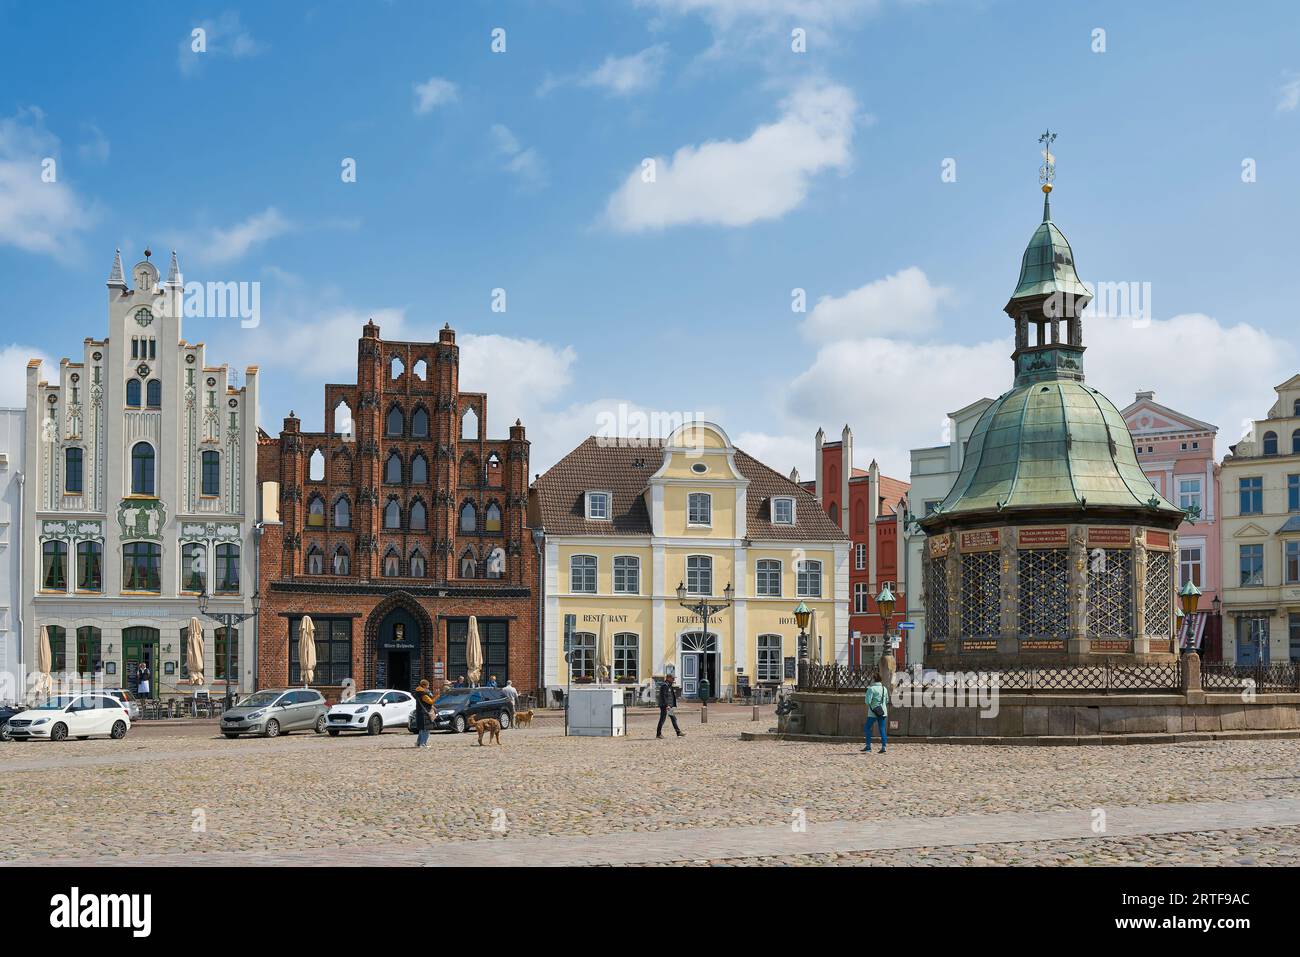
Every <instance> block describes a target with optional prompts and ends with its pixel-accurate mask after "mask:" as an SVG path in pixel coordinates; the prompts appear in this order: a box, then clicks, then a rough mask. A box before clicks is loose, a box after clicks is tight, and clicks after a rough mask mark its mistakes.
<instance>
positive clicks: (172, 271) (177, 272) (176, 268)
mask: <svg viewBox="0 0 1300 957" xmlns="http://www.w3.org/2000/svg"><path fill="white" fill-rule="evenodd" d="M167 281H168V282H169V283H170V282H180V281H181V264H180V263H179V262H177V261H176V250H174V249H173V250H172V264H171V266H170V267H169V268H168V269H167Z"/></svg>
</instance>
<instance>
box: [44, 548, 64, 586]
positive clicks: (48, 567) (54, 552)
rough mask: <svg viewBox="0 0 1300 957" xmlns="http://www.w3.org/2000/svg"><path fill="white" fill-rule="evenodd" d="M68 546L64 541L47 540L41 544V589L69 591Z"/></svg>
mask: <svg viewBox="0 0 1300 957" xmlns="http://www.w3.org/2000/svg"><path fill="white" fill-rule="evenodd" d="M67 588H68V546H67V545H66V544H64V543H63V542H46V543H45V544H44V545H42V546H41V589H42V590H43V591H67Z"/></svg>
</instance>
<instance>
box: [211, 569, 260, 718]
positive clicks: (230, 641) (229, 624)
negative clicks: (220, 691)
mask: <svg viewBox="0 0 1300 957" xmlns="http://www.w3.org/2000/svg"><path fill="white" fill-rule="evenodd" d="M261 607H262V594H261V592H257V591H255V592H253V610H252V611H251V612H248V611H215V612H211V611H208V592H207V589H206V588H205V589H204V590H203V592H202V594H200V595H199V614H201V615H203V617H204V618H208V619H210V620H212V621H215V622H219V623H220V624H221V627H223V628H224V629H226V701H225V707H226V708H227V709H229V708H230V707H231V706H232V699H231V696H230V670H231V664H232V661H231V649H232V646H233V645H234V638H233V636H232V635H231V631H232V630H233V629H234V627H235V626H236V625H238V624H241V623H242V622H245V621H247V620H248V619H249V618H254V617H256V615H257V612H258V610H259V609H261Z"/></svg>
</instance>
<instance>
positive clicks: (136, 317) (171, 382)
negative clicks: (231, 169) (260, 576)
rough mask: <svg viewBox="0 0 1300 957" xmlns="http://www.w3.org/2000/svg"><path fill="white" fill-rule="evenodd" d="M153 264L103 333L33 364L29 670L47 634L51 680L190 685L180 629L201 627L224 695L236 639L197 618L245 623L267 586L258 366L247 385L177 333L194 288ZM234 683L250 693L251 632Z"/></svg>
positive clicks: (236, 656)
mask: <svg viewBox="0 0 1300 957" xmlns="http://www.w3.org/2000/svg"><path fill="white" fill-rule="evenodd" d="M148 257H149V252H148V250H146V251H145V259H144V260H143V261H141V262H139V263H137V264H136V266H135V267H134V269H132V273H131V279H132V281H133V282H134V288H131V287H130V286H128V284H127V277H126V276H125V274H124V273H123V270H122V258H121V254H120V252H119V253H118V255H117V257H116V258H115V260H114V263H113V269H112V272H111V274H110V275H109V278H108V283H107V285H108V325H109V329H108V335H107V337H105V338H87V339H86V340H85V341H84V345H83V351H82V354H81V355H80V356H79V357H78V358H77V359H75V360H73V359H63V360H62V361H60V363H59V366H58V368H57V369H44V368H42V365H41V362H40V360H36V359H34V360H32V361H31V362H30V363H29V364H28V368H27V423H28V428H27V438H26V449H25V461H26V469H25V472H26V481H25V483H24V492H23V494H24V504H23V518H22V524H23V533H24V534H23V547H24V549H25V550H26V552H27V555H26V556H25V557H29V558H30V560H28V561H24V562H23V563H22V564H23V585H22V595H23V600H24V610H23V622H24V629H23V662H24V668H25V671H26V674H25V675H24V676H23V679H22V680H23V681H24V682H25V685H24V687H28V686H30V682H29V678H28V676H29V675H30V674H31V672H32V669H33V668H34V666H35V662H36V653H35V649H36V641H37V638H38V636H39V634H40V629H41V627H42V626H48V627H49V629H50V635H51V646H52V648H51V650H52V652H53V655H54V659H55V660H54V666H53V671H54V673H55V674H56V675H72V676H74V677H76V678H81V679H83V680H91V679H93V680H102V681H103V682H104V683H105V684H106V685H107V686H109V687H114V686H122V687H127V688H131V689H134V688H135V683H136V681H135V675H136V670H137V669H138V667H139V664H140V662H141V661H148V662H149V665H150V668H151V670H152V672H153V675H154V680H153V682H152V692H153V693H154V694H155V695H157V694H158V693H159V692H160V691H162V692H166V691H167V690H169V689H171V688H174V687H176V685H177V683H178V682H179V681H180V680H181V679H182V677H187V676H188V674H189V662H187V661H185V660H184V658H185V654H186V643H185V641H184V634H183V632H184V629H185V628H186V626H187V624H188V623H189V619H190V617H191V616H198V617H199V618H200V621H202V622H203V625H204V637H205V653H204V657H205V659H206V660H205V662H204V676H205V678H206V679H207V683H208V686H209V687H210V688H212V689H213V692H214V693H221V692H223V691H224V687H225V684H224V681H225V677H226V676H225V657H226V645H225V642H226V636H225V635H224V634H223V633H218V629H217V628H216V627H215V625H214V623H213V622H211V621H209V620H207V619H205V618H203V616H201V615H199V611H198V597H199V595H200V594H201V593H202V592H203V591H204V590H205V589H206V590H207V591H208V592H209V594H210V595H211V610H214V611H222V610H224V611H240V612H247V611H251V609H252V602H251V598H252V595H253V591H254V587H255V579H256V568H257V554H256V541H255V535H256V529H255V527H254V525H255V517H256V514H257V511H256V509H257V500H256V492H257V482H256V471H257V369H256V367H250V368H249V369H248V370H247V372H246V373H245V377H244V378H245V381H244V384H243V385H242V386H238V387H236V386H235V385H234V384H232V382H231V377H230V375H229V373H230V370H229V369H228V367H227V366H224V365H209V364H208V362H207V359H206V357H205V354H204V347H203V344H202V343H189V342H186V341H185V340H184V339H183V338H182V337H181V316H182V314H183V304H184V281H183V279H182V277H181V273H180V268H179V266H178V264H177V260H176V254H175V253H174V252H173V253H172V258H171V266H170V270H169V273H168V276H167V279H166V280H165V281H160V278H159V273H158V269H157V267H156V266H155V265H154V264H153V263H152V262H150V261H149V258H148ZM253 624H254V622H253V621H252V620H249V621H248V622H246V623H245V627H244V629H242V631H243V633H242V634H237V635H235V636H233V637H234V645H233V647H232V657H233V667H232V668H231V671H232V673H233V675H234V677H235V680H236V681H237V682H238V684H239V686H240V687H241V688H244V689H247V688H251V687H252V686H253V682H252V671H253V666H254V659H255V655H254V652H253V647H254V643H253V629H252V626H253Z"/></svg>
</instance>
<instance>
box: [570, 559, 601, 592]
mask: <svg viewBox="0 0 1300 957" xmlns="http://www.w3.org/2000/svg"><path fill="white" fill-rule="evenodd" d="M569 591H574V592H582V593H583V594H587V595H594V594H596V556H595V555H574V556H573V557H572V558H570V559H569Z"/></svg>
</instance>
